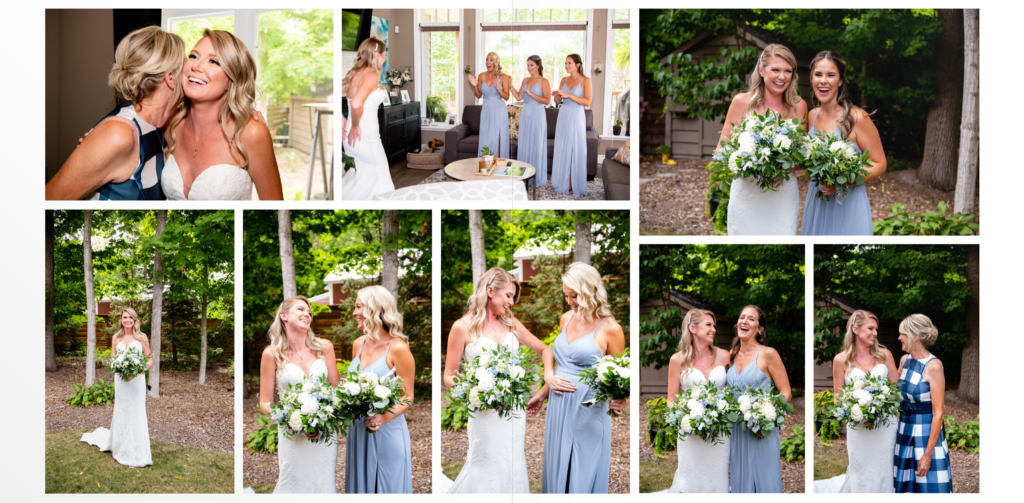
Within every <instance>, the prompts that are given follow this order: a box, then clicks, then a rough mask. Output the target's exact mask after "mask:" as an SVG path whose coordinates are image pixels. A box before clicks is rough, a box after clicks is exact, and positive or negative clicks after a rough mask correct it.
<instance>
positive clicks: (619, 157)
mask: <svg viewBox="0 0 1024 503" xmlns="http://www.w3.org/2000/svg"><path fill="white" fill-rule="evenodd" d="M612 160H613V161H618V162H621V163H622V164H625V165H626V166H629V140H626V144H625V145H623V146H621V147H619V150H617V151H615V155H613V156H612Z"/></svg>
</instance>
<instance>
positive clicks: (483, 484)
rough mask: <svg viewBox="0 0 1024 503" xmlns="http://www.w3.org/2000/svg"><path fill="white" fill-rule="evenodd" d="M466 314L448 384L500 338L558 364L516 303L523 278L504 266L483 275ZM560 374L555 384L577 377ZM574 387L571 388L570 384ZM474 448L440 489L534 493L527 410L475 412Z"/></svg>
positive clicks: (470, 431)
mask: <svg viewBox="0 0 1024 503" xmlns="http://www.w3.org/2000/svg"><path fill="white" fill-rule="evenodd" d="M474 292H475V293H474V294H473V295H472V296H471V297H470V298H469V306H468V308H467V309H466V315H465V316H463V317H462V318H460V319H459V320H458V321H456V322H455V323H454V324H453V325H452V330H451V333H450V334H449V335H448V352H447V356H446V360H445V367H444V384H445V386H449V387H450V386H453V385H454V378H455V377H456V376H457V375H458V370H459V365H460V363H461V361H462V359H463V356H465V357H466V358H473V357H475V356H479V355H480V354H481V353H482V352H483V349H484V348H494V347H496V346H498V345H499V344H501V345H504V346H507V347H509V348H511V349H513V350H518V348H519V345H520V344H525V345H526V346H527V347H529V348H530V349H532V350H533V351H535V352H537V354H539V355H541V358H542V359H543V361H544V365H545V367H549V368H551V367H553V361H554V360H553V357H552V356H551V348H549V347H547V346H545V345H544V343H543V342H541V341H540V340H539V339H537V338H536V337H534V335H533V334H531V333H530V332H529V331H528V330H526V327H524V326H523V324H522V323H520V322H519V320H517V319H515V317H514V316H513V314H512V311H511V308H512V306H513V305H515V304H516V303H517V302H519V292H520V285H519V281H518V280H517V279H516V278H515V277H514V276H512V275H511V274H509V273H508V272H506V271H505V270H504V269H501V268H498V267H492V268H491V269H489V270H488V271H487V272H485V273H484V275H483V276H481V277H480V278H478V279H477V282H476V289H475V290H474ZM562 381H565V380H564V379H560V380H559V381H558V382H557V383H556V382H552V383H551V385H552V387H551V389H553V390H556V389H557V390H559V391H572V389H575V387H574V386H572V384H571V383H563V382H562ZM570 388H571V389H570ZM466 432H467V435H468V437H469V451H468V452H467V453H466V463H465V464H464V465H462V471H460V472H459V476H458V478H456V479H455V481H454V482H452V481H451V480H450V479H448V478H447V477H443V476H442V477H440V479H441V480H440V484H438V485H437V486H436V487H435V490H436V492H438V493H529V492H530V477H529V473H528V472H527V469H526V412H525V411H523V410H520V411H516V413H515V415H514V416H513V417H512V418H510V419H505V418H502V417H500V416H499V415H498V413H497V412H496V411H493V410H486V411H478V412H474V413H473V417H471V418H470V419H469V423H468V425H467V427H466Z"/></svg>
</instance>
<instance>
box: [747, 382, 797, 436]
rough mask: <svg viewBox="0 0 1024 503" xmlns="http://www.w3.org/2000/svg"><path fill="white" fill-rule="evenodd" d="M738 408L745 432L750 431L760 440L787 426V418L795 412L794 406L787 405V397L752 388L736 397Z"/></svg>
mask: <svg viewBox="0 0 1024 503" xmlns="http://www.w3.org/2000/svg"><path fill="white" fill-rule="evenodd" d="M736 404H737V408H738V409H739V412H740V414H741V415H742V419H741V421H740V424H742V425H743V429H744V430H750V432H751V433H753V434H755V435H757V437H758V438H764V437H767V436H768V435H770V434H771V432H772V429H774V428H776V427H782V426H783V425H784V424H786V416H788V415H789V414H791V413H792V412H793V404H790V403H786V396H785V395H781V394H779V395H773V394H772V393H771V392H770V391H764V390H762V389H760V388H751V389H747V390H746V391H743V393H742V394H740V395H739V396H738V397H736Z"/></svg>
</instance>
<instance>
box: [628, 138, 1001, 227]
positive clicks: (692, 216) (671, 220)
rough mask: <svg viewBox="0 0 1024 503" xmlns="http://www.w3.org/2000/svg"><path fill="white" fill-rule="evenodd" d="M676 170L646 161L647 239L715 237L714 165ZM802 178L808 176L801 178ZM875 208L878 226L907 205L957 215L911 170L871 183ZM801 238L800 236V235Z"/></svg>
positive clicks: (686, 162)
mask: <svg viewBox="0 0 1024 503" xmlns="http://www.w3.org/2000/svg"><path fill="white" fill-rule="evenodd" d="M677 161H678V164H677V165H676V166H664V165H662V164H660V163H656V162H655V159H654V157H651V156H646V157H644V158H643V160H642V161H641V164H640V165H641V168H642V169H641V171H640V178H641V179H652V180H651V181H648V182H646V183H642V184H641V185H640V227H641V231H640V232H641V234H681V235H702V236H710V235H714V230H713V226H712V222H711V219H710V218H709V217H707V216H705V215H704V210H705V208H704V207H705V196H704V192H705V191H706V190H707V188H708V176H709V172H708V171H707V170H706V169H704V167H705V166H707V164H708V163H709V162H710V161H706V160H700V159H682V160H678V159H677ZM801 174H802V173H801ZM797 180H798V181H799V183H800V217H799V218H800V225H801V226H802V222H803V216H804V200H805V198H806V197H807V187H808V185H809V182H808V178H807V177H806V176H798V178H797ZM867 190H868V200H869V201H870V202H871V219H872V220H873V221H878V220H882V219H885V218H887V217H890V216H892V211H891V207H892V205H893V204H894V203H897V202H901V203H903V204H904V205H905V206H906V208H904V209H905V211H906V212H907V213H915V212H924V211H926V210H935V209H936V206H937V205H938V204H939V201H945V202H946V206H947V207H949V210H948V212H947V216H948V215H950V214H952V208H953V195H954V194H953V192H942V191H938V190H935V189H932V188H930V187H927V186H925V185H924V184H922V183H921V182H920V181H919V180H918V179H917V170H916V169H908V170H903V171H896V172H891V173H885V174H883V175H882V176H880V177H878V178H875V179H874V180H871V181H870V182H868V183H867ZM974 207H975V218H974V220H973V221H974V222H979V223H980V218H981V212H980V209H979V208H980V198H978V197H976V198H975V203H974ZM798 232H799V231H798Z"/></svg>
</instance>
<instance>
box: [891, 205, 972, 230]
mask: <svg viewBox="0 0 1024 503" xmlns="http://www.w3.org/2000/svg"><path fill="white" fill-rule="evenodd" d="M904 208H905V206H904V204H903V203H894V204H893V205H892V207H891V210H892V213H893V214H892V216H890V217H887V218H885V219H882V220H876V221H875V227H874V233H875V235H882V236H948V235H951V234H952V235H960V236H970V235H972V234H977V233H978V229H979V228H980V226H979V225H978V223H977V222H972V221H971V220H974V215H965V214H963V213H953V214H952V215H950V216H946V212H947V211H948V209H949V208H948V207H947V206H946V202H945V201H939V204H938V206H937V207H936V210H935V211H932V210H925V211H924V212H923V213H922V212H914V213H909V214H908V213H907V211H906V209H904Z"/></svg>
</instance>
